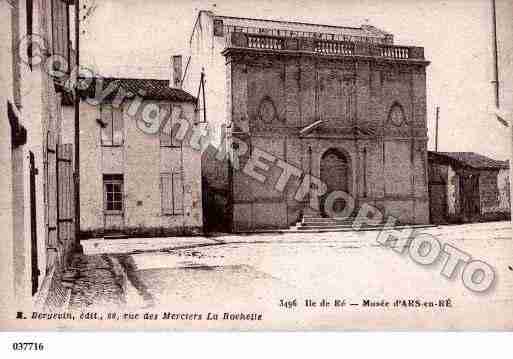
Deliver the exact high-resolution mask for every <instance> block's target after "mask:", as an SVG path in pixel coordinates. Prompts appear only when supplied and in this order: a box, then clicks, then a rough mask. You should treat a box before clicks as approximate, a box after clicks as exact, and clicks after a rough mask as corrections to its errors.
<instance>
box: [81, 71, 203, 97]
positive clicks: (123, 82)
mask: <svg viewBox="0 0 513 359" xmlns="http://www.w3.org/2000/svg"><path fill="white" fill-rule="evenodd" d="M97 81H103V82H102V83H101V87H99V89H96V87H97V83H96V82H97ZM98 85H100V84H99V83H98ZM109 86H113V87H111V88H112V89H113V90H112V91H110V90H111V88H109ZM119 87H121V88H123V89H124V90H125V91H127V92H129V93H131V94H133V95H134V96H135V95H136V94H139V95H140V96H141V97H143V98H144V99H152V100H166V101H174V102H196V98H195V97H194V96H192V95H191V94H189V93H188V92H186V91H184V90H180V89H177V88H171V87H169V80H157V79H135V78H112V77H106V78H94V79H93V82H92V83H91V84H90V85H89V87H88V88H87V90H85V91H83V92H82V95H83V96H87V97H90V98H94V97H99V96H101V91H103V92H107V91H109V95H108V96H107V100H112V99H114V98H115V96H116V94H117V92H118V88H119ZM96 92H98V93H96Z"/></svg>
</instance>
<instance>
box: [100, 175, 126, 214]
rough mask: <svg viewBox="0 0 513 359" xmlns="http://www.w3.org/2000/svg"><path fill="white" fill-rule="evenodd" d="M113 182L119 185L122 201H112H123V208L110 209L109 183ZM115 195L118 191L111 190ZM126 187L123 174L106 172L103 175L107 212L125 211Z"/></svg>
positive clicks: (104, 207) (104, 209)
mask: <svg viewBox="0 0 513 359" xmlns="http://www.w3.org/2000/svg"><path fill="white" fill-rule="evenodd" d="M108 184H113V185H119V186H120V187H119V188H120V191H119V193H121V201H115V200H114V199H113V200H112V201H111V202H112V203H113V204H114V203H118V202H120V203H121V209H108V200H107V193H108V192H109V191H107V185H108ZM110 193H112V194H113V195H114V193H118V192H117V191H114V190H113V191H111V192H110ZM124 193H125V188H124V178H123V175H122V174H104V175H103V212H104V213H105V214H123V213H124V211H125V196H124Z"/></svg>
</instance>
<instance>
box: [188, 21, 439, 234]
mask: <svg viewBox="0 0 513 359" xmlns="http://www.w3.org/2000/svg"><path fill="white" fill-rule="evenodd" d="M427 65H428V62H427V61H426V60H425V58H424V50H423V48H419V47H404V46H397V45H394V44H393V35H391V34H389V33H386V32H384V31H381V30H379V29H377V28H375V27H372V26H369V25H364V26H362V27H360V28H348V27H336V26H324V25H313V24H303V23H293V22H279V21H270V20H258V19H246V18H234V17H225V16H219V15H216V14H214V13H212V12H200V14H199V16H198V19H197V22H196V25H195V27H194V29H193V34H192V36H191V58H190V60H189V66H188V72H187V73H186V74H185V85H186V86H190V87H191V88H192V87H194V86H196V87H197V75H198V74H199V72H200V69H203V71H204V73H205V76H206V78H207V81H206V84H207V85H206V94H207V96H206V100H205V102H206V104H205V106H206V108H207V119H206V121H207V122H208V123H209V126H210V127H212V128H214V130H213V133H214V137H215V135H216V134H220V135H221V137H222V136H223V135H224V136H225V137H224V138H225V141H224V145H226V146H227V147H228V152H231V153H232V157H233V156H235V157H238V158H239V159H240V161H241V168H242V169H243V170H239V171H238V170H237V169H234V166H233V163H228V164H227V166H226V167H223V169H225V170H224V171H223V172H222V173H220V170H219V166H212V165H209V164H208V162H212V157H213V156H209V155H206V156H205V158H206V160H205V161H206V162H207V164H205V165H204V167H205V171H204V176H205V177H206V181H207V182H208V183H209V184H211V183H214V184H215V185H214V186H210V187H214V188H213V189H212V188H210V187H209V191H211V192H214V193H215V195H213V196H210V198H214V199H215V200H217V201H222V203H223V206H224V207H225V208H226V209H227V213H228V214H227V217H228V219H227V225H228V226H229V227H230V228H231V229H232V230H235V231H241V230H242V231H244V230H257V229H262V228H284V227H288V226H289V225H291V224H294V223H295V222H297V221H298V220H300V219H301V217H302V216H304V215H305V214H307V213H308V215H319V216H320V215H325V214H326V213H325V212H326V211H325V208H324V201H325V200H326V196H327V194H328V193H331V192H333V191H343V192H346V193H347V194H349V195H350V196H351V197H352V198H353V199H354V204H355V208H358V207H359V206H361V205H362V204H363V203H369V204H372V205H373V206H376V207H377V208H379V209H381V210H382V211H383V212H384V214H385V215H393V216H395V217H396V218H398V219H399V221H400V222H403V223H427V222H428V220H429V204H428V191H427V147H426V143H427V127H426V71H425V69H426V66H427ZM221 79H223V80H222V81H221ZM219 129H221V130H219ZM219 142H220V143H222V142H223V141H222V140H220V141H219ZM241 144H242V146H243V147H244V148H246V147H247V149H248V150H247V151H246V150H244V151H241V149H240V146H241ZM221 146H223V144H221ZM262 151H264V152H266V153H268V154H270V156H267V155H265V156H264V159H258V158H255V154H257V155H258V156H260V154H261V152H262ZM234 152H235V153H234ZM242 152H244V153H242ZM248 162H249V163H250V164H252V165H253V164H254V163H255V162H264V163H265V165H263V166H262V165H258V166H257V167H259V168H257V169H256V172H259V173H260V174H263V175H265V176H266V179H265V180H264V181H263V182H262V181H255V179H254V178H251V176H248V175H247V171H244V167H245V166H246V164H247V163H248ZM281 163H286V164H288V165H292V166H293V167H294V168H297V169H299V171H300V172H299V173H297V174H296V175H295V176H292V177H291V178H290V180H289V181H288V182H287V184H286V186H285V188H284V189H283V190H276V188H275V184H276V182H277V181H278V180H279V178H280V174H282V173H283V171H284V170H283V169H282V168H280V167H283V166H280V165H276V164H281ZM213 167H214V168H215V171H212V170H211V169H212V168H213ZM269 167H270V168H269ZM307 175H308V176H312V177H313V178H317V179H319V180H320V184H319V183H317V184H316V185H315V186H313V185H310V186H309V187H310V190H309V194H308V195H307V196H298V195H297V192H298V187H301V183H304V178H305V176H307ZM298 197H299V198H298ZM343 202H346V204H347V201H343ZM343 202H342V203H341V204H340V205H339V207H340V206H342V207H340V208H339V210H340V209H342V208H343V207H344V204H343ZM208 205H209V206H212V207H215V204H214V205H212V204H208ZM310 209H313V213H312V211H310Z"/></svg>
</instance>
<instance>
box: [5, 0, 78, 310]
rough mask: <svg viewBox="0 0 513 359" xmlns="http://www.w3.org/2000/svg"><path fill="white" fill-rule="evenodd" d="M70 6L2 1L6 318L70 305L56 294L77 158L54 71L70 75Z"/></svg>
mask: <svg viewBox="0 0 513 359" xmlns="http://www.w3.org/2000/svg"><path fill="white" fill-rule="evenodd" d="M70 5H72V2H70V1H62V0H53V1H47V0H45V1H43V0H2V1H0V28H1V30H0V36H1V40H0V46H1V50H0V53H1V54H2V55H1V56H0V76H1V80H0V87H1V89H0V117H1V118H2V120H1V121H0V138H1V141H0V143H1V146H2V150H1V151H0V153H1V156H2V160H1V161H0V167H1V170H0V173H1V175H0V178H1V186H0V198H1V199H0V201H1V205H0V223H1V225H2V229H4V231H3V235H2V238H3V240H2V251H1V255H2V257H1V258H0V263H1V269H0V275H1V279H0V282H1V283H2V285H3V290H2V296H1V297H2V303H1V304H0V312H1V313H2V315H3V313H4V311H5V312H6V313H8V315H9V316H10V318H12V316H13V315H15V313H16V311H18V310H24V309H27V308H31V307H32V304H33V301H32V299H34V300H35V303H36V304H41V305H47V304H48V301H52V302H53V303H58V302H59V301H62V299H63V298H62V297H61V298H48V293H49V292H50V288H51V287H52V286H55V285H56V283H58V282H59V276H60V274H61V273H62V271H63V269H64V268H65V267H66V265H67V262H68V258H69V253H70V252H71V251H72V249H73V247H74V245H75V241H74V232H73V222H72V213H71V210H72V206H73V200H72V193H71V191H72V187H73V178H72V169H71V167H70V166H69V163H70V162H68V161H71V156H72V153H71V152H70V147H69V145H67V144H66V143H64V142H63V141H62V136H61V122H62V98H63V93H62V87H61V86H60V83H59V78H58V77H56V76H54V75H55V73H54V72H53V71H52V70H53V69H55V68H54V67H53V66H54V65H55V64H56V63H59V64H61V65H62V67H60V70H61V71H60V72H59V73H60V74H61V75H62V76H66V74H68V73H69V63H70V58H72V56H73V55H72V49H71V47H70V42H69V23H70V18H69V6H70ZM30 43H33V46H29V44H30ZM61 160H62V161H61ZM63 160H66V162H64V161H63ZM64 194H65V195H64ZM4 299H5V301H4ZM6 303H11V306H9V307H5V305H6ZM13 303H16V305H15V306H12V304H13Z"/></svg>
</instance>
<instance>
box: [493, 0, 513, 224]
mask: <svg viewBox="0 0 513 359" xmlns="http://www.w3.org/2000/svg"><path fill="white" fill-rule="evenodd" d="M491 12H492V50H493V54H492V55H493V81H492V83H493V84H494V90H495V91H494V97H495V116H496V118H497V119H498V120H499V121H500V122H501V123H502V124H503V125H504V126H506V127H509V128H508V135H509V136H508V137H509V142H510V155H509V193H510V215H511V220H512V223H513V200H512V198H511V196H512V195H513V113H511V112H509V113H508V112H507V111H504V109H501V107H500V105H501V101H500V82H499V51H498V40H497V11H496V6H495V0H491Z"/></svg>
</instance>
